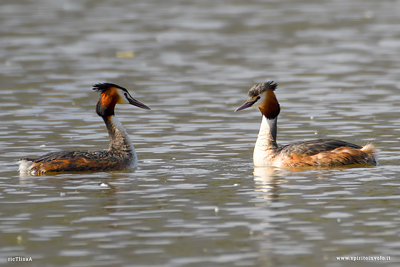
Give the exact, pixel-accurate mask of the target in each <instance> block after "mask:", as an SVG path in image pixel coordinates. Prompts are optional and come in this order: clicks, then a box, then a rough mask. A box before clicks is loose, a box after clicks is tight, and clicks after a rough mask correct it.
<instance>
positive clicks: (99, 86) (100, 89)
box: [93, 83, 126, 93]
mask: <svg viewBox="0 0 400 267" xmlns="http://www.w3.org/2000/svg"><path fill="white" fill-rule="evenodd" d="M110 87H115V88H119V89H122V90H124V91H126V89H125V88H123V87H121V86H119V85H116V84H113V83H96V84H95V85H93V90H95V91H96V92H100V93H103V92H104V91H105V90H107V89H109V88H110Z"/></svg>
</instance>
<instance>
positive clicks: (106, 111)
mask: <svg viewBox="0 0 400 267" xmlns="http://www.w3.org/2000/svg"><path fill="white" fill-rule="evenodd" d="M93 90H95V91H97V92H100V93H101V94H100V99H99V101H98V103H97V106H96V112H97V114H98V115H99V116H100V117H102V119H103V120H104V123H105V124H106V127H107V130H108V134H109V136H110V147H109V149H108V150H94V151H90V150H78V151H62V152H53V153H48V154H46V155H43V156H41V157H39V158H36V159H30V158H23V159H21V160H20V161H19V162H18V163H19V164H20V165H19V171H20V173H21V174H22V175H41V174H45V173H49V172H74V171H78V172H80V171H110V170H124V169H129V168H135V167H137V156H136V152H135V149H134V148H133V145H132V142H131V140H130V139H129V136H128V133H127V132H126V130H125V128H124V127H123V126H122V124H121V123H120V122H119V120H118V119H117V117H116V116H115V114H114V108H115V105H116V104H131V105H134V106H137V107H139V108H143V109H150V108H149V107H148V106H146V105H145V104H142V103H141V102H139V101H137V100H135V99H134V98H132V96H131V95H130V94H129V92H128V91H127V90H126V89H125V88H122V87H120V86H118V85H116V84H112V83H99V84H96V85H94V87H93Z"/></svg>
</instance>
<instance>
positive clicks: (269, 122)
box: [235, 81, 376, 167]
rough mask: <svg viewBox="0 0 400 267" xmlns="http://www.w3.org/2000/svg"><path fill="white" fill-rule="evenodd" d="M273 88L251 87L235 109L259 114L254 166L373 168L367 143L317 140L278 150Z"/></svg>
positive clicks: (267, 85)
mask: <svg viewBox="0 0 400 267" xmlns="http://www.w3.org/2000/svg"><path fill="white" fill-rule="evenodd" d="M277 86H278V85H277V84H276V83H274V82H272V81H271V82H266V83H260V84H255V85H254V86H253V87H252V88H251V89H250V90H249V93H248V99H247V101H246V102H245V103H244V104H243V105H241V106H240V107H238V108H237V109H236V110H235V112H236V111H239V110H243V109H246V108H249V107H258V108H259V109H260V111H261V114H262V121H261V127H260V132H259V134H258V138H257V141H256V144H255V147H254V154H253V161H254V165H255V166H256V167H263V166H276V167H305V166H321V167H334V166H343V165H376V161H375V158H374V154H375V148H374V147H373V146H372V145H371V144H367V145H365V146H364V147H361V146H358V145H355V144H351V143H348V142H345V141H341V140H334V139H318V140H311V141H304V142H298V143H294V144H290V145H286V146H281V147H278V144H277V143H276V137H277V119H278V115H279V112H280V106H279V103H278V100H277V99H276V96H275V92H274V91H275V89H276V88H277Z"/></svg>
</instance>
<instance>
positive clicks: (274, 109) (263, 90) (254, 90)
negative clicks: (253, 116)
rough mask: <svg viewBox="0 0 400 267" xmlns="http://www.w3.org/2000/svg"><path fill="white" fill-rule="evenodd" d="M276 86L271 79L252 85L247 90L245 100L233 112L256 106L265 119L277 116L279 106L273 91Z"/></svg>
mask: <svg viewBox="0 0 400 267" xmlns="http://www.w3.org/2000/svg"><path fill="white" fill-rule="evenodd" d="M277 86H278V84H277V83H274V82H273V81H270V82H265V83H257V84H255V85H253V87H251V88H250V90H249V93H248V99H247V101H246V102H245V103H244V104H243V105H241V106H240V107H238V108H237V109H236V110H235V112H236V111H239V110H243V109H246V108H249V107H258V108H259V109H260V111H261V113H262V114H263V115H264V116H266V117H267V119H274V118H276V117H278V115H279V112H280V106H279V103H278V100H277V99H276V96H275V93H274V91H275V89H276V87H277Z"/></svg>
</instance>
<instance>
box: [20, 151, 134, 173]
mask: <svg viewBox="0 0 400 267" xmlns="http://www.w3.org/2000/svg"><path fill="white" fill-rule="evenodd" d="M24 160H25V161H30V162H32V165H31V168H30V172H31V173H34V174H43V173H50V172H72V171H74V172H76V171H78V172H79V171H107V170H116V169H122V168H123V167H126V165H127V164H129V163H126V162H125V161H126V160H124V156H123V155H121V154H120V153H115V152H112V151H109V150H93V151H91V150H78V151H61V152H52V153H48V154H45V155H43V156H41V157H39V158H36V159H29V158H24V159H22V161H24Z"/></svg>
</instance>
